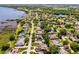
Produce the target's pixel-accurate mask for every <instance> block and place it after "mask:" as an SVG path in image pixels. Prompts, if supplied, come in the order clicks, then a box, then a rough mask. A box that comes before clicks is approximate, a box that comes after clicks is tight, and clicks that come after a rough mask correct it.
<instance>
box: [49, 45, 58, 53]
mask: <svg viewBox="0 0 79 59" xmlns="http://www.w3.org/2000/svg"><path fill="white" fill-rule="evenodd" d="M49 51H50V52H51V54H58V53H59V47H58V46H56V45H53V46H50V47H49Z"/></svg>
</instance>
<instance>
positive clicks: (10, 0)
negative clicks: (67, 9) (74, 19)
mask: <svg viewBox="0 0 79 59" xmlns="http://www.w3.org/2000/svg"><path fill="white" fill-rule="evenodd" d="M0 4H79V0H0Z"/></svg>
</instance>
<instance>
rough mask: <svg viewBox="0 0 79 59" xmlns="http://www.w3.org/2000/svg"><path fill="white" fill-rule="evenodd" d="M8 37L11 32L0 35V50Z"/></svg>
mask: <svg viewBox="0 0 79 59" xmlns="http://www.w3.org/2000/svg"><path fill="white" fill-rule="evenodd" d="M10 36H11V32H7V33H6V34H0V48H1V47H2V46H3V45H6V44H8V42H9V38H10Z"/></svg>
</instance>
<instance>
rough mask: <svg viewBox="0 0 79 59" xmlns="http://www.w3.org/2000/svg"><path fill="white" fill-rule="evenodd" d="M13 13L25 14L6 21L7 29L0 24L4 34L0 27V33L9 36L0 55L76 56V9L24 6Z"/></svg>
mask: <svg viewBox="0 0 79 59" xmlns="http://www.w3.org/2000/svg"><path fill="white" fill-rule="evenodd" d="M17 10H22V11H24V12H26V13H27V15H26V17H25V18H24V19H19V20H18V21H16V20H14V21H6V22H8V23H9V24H7V26H5V24H4V23H0V24H3V27H4V26H5V28H6V29H4V31H3V30H2V31H3V32H5V31H7V33H8V34H7V33H6V32H5V33H1V32H2V31H1V27H2V26H1V25H0V26H1V27H0V31H1V32H0V33H1V34H3V35H4V34H6V35H8V36H9V37H8V36H7V40H8V42H7V41H6V42H5V43H6V44H3V45H1V46H0V48H1V49H0V53H1V54H5V53H6V54H78V53H79V8H73V7H32V8H31V7H25V6H24V7H18V8H17ZM11 22H14V24H12V23H11ZM10 23H11V24H10ZM11 25H12V26H11ZM2 29H3V28H2ZM9 29H13V30H9ZM1 34H0V38H1ZM4 39H5V38H4ZM0 44H1V43H0Z"/></svg>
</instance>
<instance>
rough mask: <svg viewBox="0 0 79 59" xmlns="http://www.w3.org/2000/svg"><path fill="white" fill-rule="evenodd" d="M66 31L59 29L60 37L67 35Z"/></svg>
mask: <svg viewBox="0 0 79 59" xmlns="http://www.w3.org/2000/svg"><path fill="white" fill-rule="evenodd" d="M66 32H67V31H66V29H64V28H60V29H59V35H66Z"/></svg>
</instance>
